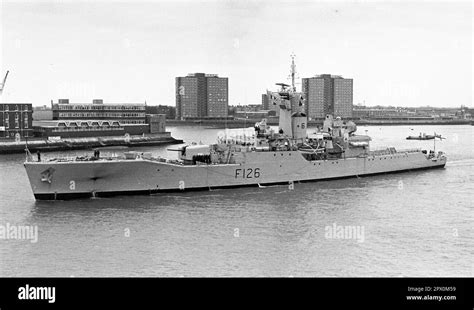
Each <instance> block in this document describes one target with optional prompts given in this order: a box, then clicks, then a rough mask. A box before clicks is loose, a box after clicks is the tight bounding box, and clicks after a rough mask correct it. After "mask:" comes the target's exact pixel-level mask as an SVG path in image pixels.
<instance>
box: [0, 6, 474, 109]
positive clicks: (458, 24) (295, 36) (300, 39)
mask: <svg viewBox="0 0 474 310" xmlns="http://www.w3.org/2000/svg"><path fill="white" fill-rule="evenodd" d="M0 10H1V11H0V28H1V31H0V42H1V49H0V75H1V78H2V79H3V76H4V74H5V72H6V71H7V70H10V74H9V76H8V80H7V83H6V86H5V89H4V93H3V97H2V99H1V100H2V101H3V102H29V103H33V105H34V106H42V105H49V103H50V101H51V100H54V101H57V99H59V98H69V99H70V101H71V102H92V99H104V102H106V103H122V102H123V103H134V102H136V103H139V102H145V101H146V102H147V104H149V105H158V104H164V105H175V91H176V90H175V77H177V76H185V75H187V74H188V73H193V72H204V73H211V74H218V75H219V76H221V77H228V78H229V104H231V105H237V104H258V103H261V94H262V93H264V92H266V90H267V89H269V90H272V89H276V86H275V83H278V82H285V83H289V82H290V80H289V79H288V75H289V70H290V62H291V58H290V55H291V54H292V53H294V54H295V55H296V58H295V60H296V66H297V71H298V76H299V78H303V77H311V76H314V75H316V74H323V73H329V74H335V75H342V76H343V77H346V78H352V79H354V104H358V103H362V104H366V105H368V106H374V105H385V106H389V105H391V106H407V107H416V106H426V105H430V106H434V107H459V106H461V105H466V106H470V107H472V106H473V104H472V98H473V76H472V72H473V61H472V56H473V45H472V43H473V42H472V36H473V21H472V19H473V15H472V12H473V5H472V4H471V2H469V1H463V2H455V1H446V2H441V1H436V2H434V1H423V2H414V1H403V2H401V1H352V2H344V1H334V2H322V1H256V0H252V1H250V0H221V1H191V0H189V1H183V0H180V1H158V0H156V1H105V0H102V1H101V0H99V1H85V0H83V1H79V0H76V1H74V0H55V1H46V0H41V1H10V0H8V1H7V0H0ZM300 88H301V84H300V83H299V84H297V89H300Z"/></svg>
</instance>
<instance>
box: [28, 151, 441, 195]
mask: <svg viewBox="0 0 474 310" xmlns="http://www.w3.org/2000/svg"><path fill="white" fill-rule="evenodd" d="M445 164H446V158H444V157H442V158H433V159H428V158H427V157H426V155H425V154H423V153H421V152H406V153H403V152H400V153H395V154H390V155H380V156H368V157H364V158H347V159H334V160H316V161H307V160H306V159H304V158H303V156H302V155H301V154H300V153H299V152H298V151H287V152H249V153H245V154H244V161H243V163H241V164H223V165H215V164H213V165H180V164H173V163H166V162H160V161H155V160H146V159H134V160H98V161H74V162H26V163H25V168H26V171H27V174H28V178H29V180H30V184H31V187H32V190H33V193H34V196H35V198H36V199H40V200H55V199H75V198H85V197H109V196H114V195H132V194H133V195H135V194H139V195H143V194H145V195H148V194H156V193H160V192H172V191H190V190H203V189H204V190H207V189H213V188H231V187H241V186H259V185H269V184H288V183H290V182H306V181H308V182H309V181H319V180H330V179H338V178H350V177H363V176H370V175H376V174H384V173H395V172H404V171H411V170H420V169H432V168H443V167H444V166H445Z"/></svg>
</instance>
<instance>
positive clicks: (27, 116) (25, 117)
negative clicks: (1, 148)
mask: <svg viewBox="0 0 474 310" xmlns="http://www.w3.org/2000/svg"><path fill="white" fill-rule="evenodd" d="M32 122H33V108H32V104H31V103H0V138H3V139H17V138H23V137H32V136H33V126H32Z"/></svg>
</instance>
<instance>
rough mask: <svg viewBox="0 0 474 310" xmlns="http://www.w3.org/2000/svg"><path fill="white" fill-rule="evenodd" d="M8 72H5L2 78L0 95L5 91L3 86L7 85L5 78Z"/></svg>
mask: <svg viewBox="0 0 474 310" xmlns="http://www.w3.org/2000/svg"><path fill="white" fill-rule="evenodd" d="M9 72H10V71H7V74H5V77H4V78H3V82H2V83H1V84H0V95H1V94H2V93H3V90H4V89H5V84H6V83H7V77H8V73H9Z"/></svg>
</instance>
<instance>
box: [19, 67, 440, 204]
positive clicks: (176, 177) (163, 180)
mask: <svg viewBox="0 0 474 310" xmlns="http://www.w3.org/2000/svg"><path fill="white" fill-rule="evenodd" d="M291 73H292V85H291V86H290V85H287V84H283V83H279V84H277V85H279V86H280V89H279V90H277V91H267V95H268V96H269V98H270V99H271V102H272V104H273V105H276V106H278V108H279V112H280V113H279V126H278V128H272V127H270V126H269V125H267V123H266V120H265V119H263V120H262V121H261V122H258V123H256V124H255V126H254V128H252V132H251V133H250V134H246V133H241V134H234V135H232V134H224V135H219V136H218V137H217V141H216V143H215V144H188V145H184V146H182V147H180V148H177V149H175V151H177V153H178V154H177V158H176V159H166V158H162V157H157V156H153V154H152V153H149V152H144V153H140V152H124V153H123V154H122V155H120V156H113V157H111V156H101V155H100V153H99V152H94V155H93V156H83V157H76V158H52V159H49V160H45V159H43V160H38V161H35V160H33V158H32V156H31V154H30V155H28V156H27V160H26V161H25V163H24V166H25V169H26V173H27V175H28V178H29V181H30V184H31V188H32V190H33V194H34V196H35V198H36V199H43V200H57V199H61V200H62V199H73V198H81V197H89V198H90V197H108V196H113V195H128V194H147V195H150V194H158V193H161V192H169V191H188V190H210V189H216V188H231V187H241V186H259V187H264V186H266V185H271V184H294V182H306V181H318V180H328V179H338V178H349V177H362V176H369V175H375V174H384V173H394V172H402V171H411V170H419V169H431V168H443V167H444V166H445V164H446V161H447V157H446V155H445V154H444V153H443V152H441V151H438V152H436V151H435V150H430V151H428V150H421V149H406V150H397V149H395V148H394V147H388V148H386V149H382V150H371V149H370V141H371V138H370V137H369V136H368V135H358V134H356V131H357V126H356V124H355V123H354V122H352V121H347V120H343V119H341V118H340V117H333V115H327V116H326V118H325V120H324V122H323V125H322V126H320V128H318V129H317V130H308V128H307V121H308V118H307V116H306V114H305V113H304V102H305V100H304V98H303V96H302V93H299V92H297V91H296V88H295V84H294V73H295V70H294V62H293V63H292V71H291Z"/></svg>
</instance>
